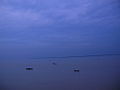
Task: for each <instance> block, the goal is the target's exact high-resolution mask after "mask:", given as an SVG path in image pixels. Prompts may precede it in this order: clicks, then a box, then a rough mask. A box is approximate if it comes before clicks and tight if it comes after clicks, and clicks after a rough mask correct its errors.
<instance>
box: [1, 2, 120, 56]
mask: <svg viewBox="0 0 120 90" xmlns="http://www.w3.org/2000/svg"><path fill="white" fill-rule="evenodd" d="M119 38H120V1H119V0H0V58H5V57H49V56H76V55H77V56H78V55H85V54H116V53H117V54H118V53H119V54H120V40H119Z"/></svg>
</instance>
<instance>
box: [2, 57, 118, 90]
mask: <svg viewBox="0 0 120 90" xmlns="http://www.w3.org/2000/svg"><path fill="white" fill-rule="evenodd" d="M26 67H32V68H33V70H26V69H25V68H26ZM75 69H79V70H80V72H74V70H75ZM0 90H120V56H98V57H82V58H54V59H52V58H51V59H29V60H27V59H25V60H24V59H22V60H20V59H18V60H17V59H14V60H8V59H6V60H0Z"/></svg>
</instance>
